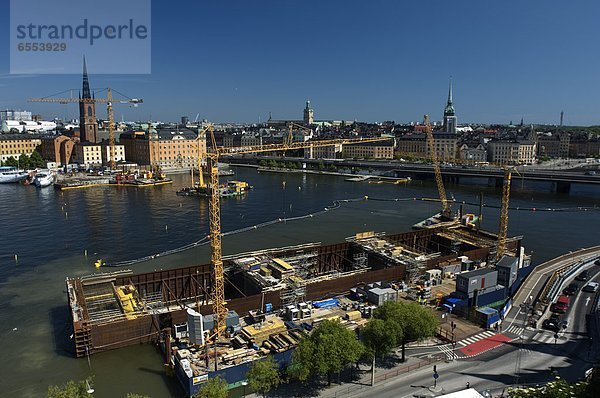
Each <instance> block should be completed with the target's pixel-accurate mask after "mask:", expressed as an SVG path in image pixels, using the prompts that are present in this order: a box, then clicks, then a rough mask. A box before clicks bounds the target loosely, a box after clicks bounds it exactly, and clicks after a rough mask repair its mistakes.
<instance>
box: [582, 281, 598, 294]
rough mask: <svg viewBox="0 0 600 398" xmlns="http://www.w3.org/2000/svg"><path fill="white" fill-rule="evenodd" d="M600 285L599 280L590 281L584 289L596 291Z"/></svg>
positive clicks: (591, 291)
mask: <svg viewBox="0 0 600 398" xmlns="http://www.w3.org/2000/svg"><path fill="white" fill-rule="evenodd" d="M598 287H600V283H598V282H588V283H587V284H586V285H585V286H584V287H583V289H582V290H583V291H584V292H588V293H596V292H597V291H598Z"/></svg>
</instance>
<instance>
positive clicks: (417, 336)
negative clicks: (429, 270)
mask: <svg viewBox="0 0 600 398" xmlns="http://www.w3.org/2000/svg"><path fill="white" fill-rule="evenodd" d="M373 316H374V317H375V318H377V319H382V320H384V321H388V322H389V321H391V322H396V323H397V324H398V325H399V327H400V330H402V336H401V338H400V343H401V344H402V361H404V360H405V358H406V343H410V342H412V341H417V340H422V339H425V338H427V337H431V336H434V335H435V332H436V330H437V327H438V320H437V318H436V317H435V315H434V314H433V312H431V311H430V310H429V309H427V308H425V307H422V306H420V305H419V304H417V303H414V302H411V303H409V302H404V301H399V302H395V301H386V302H385V303H383V305H381V306H379V307H378V308H377V309H376V310H375V311H374V313H373Z"/></svg>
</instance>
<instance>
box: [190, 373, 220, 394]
mask: <svg viewBox="0 0 600 398" xmlns="http://www.w3.org/2000/svg"><path fill="white" fill-rule="evenodd" d="M194 397H195V398H227V382H226V381H225V380H223V379H222V378H221V377H219V376H217V377H213V378H211V379H208V381H207V382H206V383H204V385H203V386H202V387H201V388H200V391H198V392H197V393H196V395H194Z"/></svg>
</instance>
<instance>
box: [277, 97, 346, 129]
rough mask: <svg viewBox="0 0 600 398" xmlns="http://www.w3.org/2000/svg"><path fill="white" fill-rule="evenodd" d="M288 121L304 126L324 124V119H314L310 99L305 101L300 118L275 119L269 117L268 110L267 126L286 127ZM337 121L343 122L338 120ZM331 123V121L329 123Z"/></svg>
mask: <svg viewBox="0 0 600 398" xmlns="http://www.w3.org/2000/svg"><path fill="white" fill-rule="evenodd" d="M290 123H295V124H299V125H304V126H306V127H310V126H312V125H313V124H321V125H323V124H325V123H327V122H325V121H315V118H314V110H313V109H312V107H311V105H310V101H306V105H305V106H304V111H303V117H302V120H298V119H296V120H277V119H273V118H272V117H271V113H270V112H269V120H268V121H267V125H268V126H269V127H275V128H286V127H287V126H288V125H289V124H290ZM339 123H343V122H342V121H340V122H339ZM330 124H331V123H330Z"/></svg>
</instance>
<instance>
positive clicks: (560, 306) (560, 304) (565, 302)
mask: <svg viewBox="0 0 600 398" xmlns="http://www.w3.org/2000/svg"><path fill="white" fill-rule="evenodd" d="M568 309H569V297H568V296H565V295H561V296H559V297H558V300H556V303H554V304H552V308H551V309H550V310H551V311H552V312H557V313H559V314H564V313H565V312H567V310H568Z"/></svg>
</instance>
